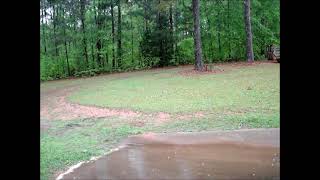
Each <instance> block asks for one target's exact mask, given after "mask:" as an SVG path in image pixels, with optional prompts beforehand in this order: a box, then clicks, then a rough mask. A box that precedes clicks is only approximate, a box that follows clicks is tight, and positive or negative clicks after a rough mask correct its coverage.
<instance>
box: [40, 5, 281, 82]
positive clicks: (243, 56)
mask: <svg viewBox="0 0 320 180" xmlns="http://www.w3.org/2000/svg"><path fill="white" fill-rule="evenodd" d="M197 1H198V3H199V6H198V12H199V13H200V14H199V16H198V18H196V17H195V11H194V10H195V9H194V8H195V5H194V4H195V3H197ZM248 2H249V4H248ZM279 4H280V3H279V0H250V1H249V0H40V37H41V38H40V40H41V41H40V45H41V46H40V48H41V49H40V57H41V58H40V65H41V80H48V79H57V78H63V77H67V76H82V75H94V74H97V73H100V72H114V71H127V70H134V69H144V68H150V67H161V66H170V65H179V64H198V63H196V62H198V61H196V60H195V54H197V53H195V49H196V48H195V47H201V48H200V49H202V52H201V53H200V56H198V57H197V58H200V60H201V61H200V60H199V62H203V63H211V62H215V61H230V60H250V59H252V60H253V59H262V58H264V55H265V47H266V45H269V44H273V43H276V44H277V43H279V33H280V18H279V6H280V5H279ZM250 6H251V7H250ZM246 7H248V8H246ZM246 14H249V17H246V16H245V15H246ZM249 21H250V22H251V23H250V29H251V31H252V34H251V35H250V34H247V33H246V28H247V27H248V26H247V25H248V24H247V23H248V22H249ZM196 26H199V28H200V29H199V32H197V31H196ZM195 32H196V33H195ZM197 35H199V39H200V40H201V41H200V44H198V45H197V43H196V42H195V41H194V40H195V39H196V38H197V37H198V36H197ZM248 38H249V39H248ZM250 41H251V42H252V46H251V47H247V44H248V42H250ZM195 45H197V46H195ZM250 48H251V49H252V50H253V53H252V55H251V54H248V49H250ZM253 54H254V57H253ZM249 56H250V57H249ZM251 56H252V57H251Z"/></svg>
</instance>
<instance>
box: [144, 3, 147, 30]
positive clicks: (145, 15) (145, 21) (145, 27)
mask: <svg viewBox="0 0 320 180" xmlns="http://www.w3.org/2000/svg"><path fill="white" fill-rule="evenodd" d="M147 3H148V2H147V0H144V4H143V10H144V31H147V29H148V19H147Z"/></svg>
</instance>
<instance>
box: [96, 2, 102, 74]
mask: <svg viewBox="0 0 320 180" xmlns="http://www.w3.org/2000/svg"><path fill="white" fill-rule="evenodd" d="M101 24H102V22H101V4H100V1H98V17H97V18H96V27H97V30H98V33H97V41H96V48H97V64H98V67H99V68H100V67H101V65H102V63H101V48H102V44H101V38H100V30H101Z"/></svg>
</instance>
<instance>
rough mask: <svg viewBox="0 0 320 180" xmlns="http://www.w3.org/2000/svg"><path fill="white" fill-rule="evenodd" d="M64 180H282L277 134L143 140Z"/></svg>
mask: <svg viewBox="0 0 320 180" xmlns="http://www.w3.org/2000/svg"><path fill="white" fill-rule="evenodd" d="M120 147H121V148H120V149H119V150H117V151H114V152H112V153H111V154H109V155H106V156H103V157H101V158H99V159H98V160H95V161H91V162H88V163H84V164H82V165H81V166H80V167H79V168H77V169H75V170H74V171H73V172H71V173H69V174H66V175H64V176H63V178H62V179H86V180H89V179H90V180H91V179H92V180H93V179H280V150H279V148H280V130H279V129H252V130H238V131H220V132H201V133H175V134H152V133H149V134H144V135H139V136H132V137H129V138H127V139H126V140H124V141H123V142H122V143H121V145H120Z"/></svg>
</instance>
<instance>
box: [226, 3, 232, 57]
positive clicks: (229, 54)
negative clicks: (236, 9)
mask: <svg viewBox="0 0 320 180" xmlns="http://www.w3.org/2000/svg"><path fill="white" fill-rule="evenodd" d="M227 3H228V47H229V51H228V57H229V59H231V42H230V0H228V2H227Z"/></svg>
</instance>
